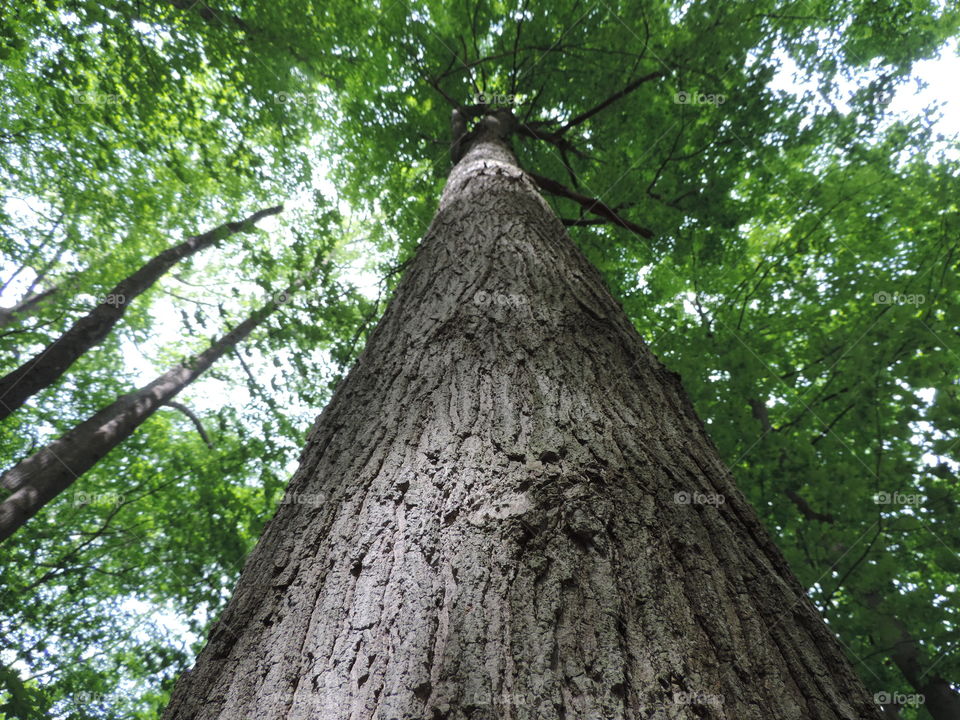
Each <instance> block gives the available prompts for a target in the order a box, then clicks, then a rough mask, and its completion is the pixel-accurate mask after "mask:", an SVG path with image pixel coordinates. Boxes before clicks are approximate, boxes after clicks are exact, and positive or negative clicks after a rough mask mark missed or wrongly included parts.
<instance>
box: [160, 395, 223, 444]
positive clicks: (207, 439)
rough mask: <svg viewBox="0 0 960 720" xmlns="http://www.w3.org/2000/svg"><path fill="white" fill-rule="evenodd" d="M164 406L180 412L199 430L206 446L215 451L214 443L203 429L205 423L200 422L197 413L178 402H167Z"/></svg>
mask: <svg viewBox="0 0 960 720" xmlns="http://www.w3.org/2000/svg"><path fill="white" fill-rule="evenodd" d="M164 405H166V406H167V407H170V408H173V409H174V410H179V411H180V412H182V413H183V414H184V415H186V416H187V417H188V418H190V422H192V423H193V426H194V427H195V428H196V429H197V433H198V434H199V435H200V439H201V440H203V442H204V444H205V445H206V446H207V447H208V448H210V449H211V450H213V443H212V442H210V437H209V436H208V435H207V431H206V430H204V429H203V423H201V422H200V418H198V417H197V415H196V413H194V412H193V410H191V409H190V408H188V407H187V406H186V405H184V404H183V403H179V402H177V401H176V400H167V401H166V402H165V403H164Z"/></svg>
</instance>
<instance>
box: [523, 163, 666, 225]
mask: <svg viewBox="0 0 960 720" xmlns="http://www.w3.org/2000/svg"><path fill="white" fill-rule="evenodd" d="M527 175H529V176H530V178H531V179H532V180H533V181H534V182H535V183H536V184H537V185H539V186H540V188H541V189H543V190H546V191H547V192H548V193H551V194H553V195H557V196H559V197H565V198H567V199H569V200H573V201H574V202H576V203H579V204H580V205H581V206H582V207H583V208H584V210H586V211H587V212H589V213H593V214H594V215H599V216H600V217H604V218H606V219H607V220H609V221H610V222H612V223H613V224H614V225H619V226H620V227H623V228H626V229H627V230H630V231H632V232H634V233H636V234H637V235H639V236H640V237H644V238H647V239H648V240H649V239H650V238H653V237H655V233H654V232H653V230H650V229H649V228H645V227H643V226H641V225H637V224H636V223H633V222H630V221H629V220H624V219H623V218H622V217H620V216H619V215H618V214H617V213H616V211H615V210H614V209H613V208H611V207H610V206H609V205H607V204H605V203H603V202H602V201H600V200H598V199H596V198H592V197H587V196H586V195H581V194H580V193H578V192H575V191H573V190H571V189H570V188H568V187H566V186H565V185H561V184H560V183H558V182H557V181H556V180H551V179H550V178H548V177H544V176H543V175H537V174H536V173H532V172H527Z"/></svg>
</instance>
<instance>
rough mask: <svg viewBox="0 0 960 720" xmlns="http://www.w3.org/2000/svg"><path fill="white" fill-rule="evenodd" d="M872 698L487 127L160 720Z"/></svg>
mask: <svg viewBox="0 0 960 720" xmlns="http://www.w3.org/2000/svg"><path fill="white" fill-rule="evenodd" d="M684 494H686V495H684ZM719 498H722V499H723V500H724V502H722V504H721V503H720V502H719ZM684 500H692V501H691V502H684ZM880 717H881V714H880V710H879V708H878V707H877V706H876V705H875V704H874V703H873V702H872V700H871V699H870V698H868V697H867V694H866V692H865V690H864V688H863V686H862V684H861V682H860V680H859V679H858V678H857V677H856V676H855V674H854V673H853V671H852V669H851V668H850V666H849V664H848V662H847V660H846V659H845V658H844V656H843V654H842V653H841V651H840V650H839V648H838V644H837V643H836V641H835V639H834V637H833V636H832V635H831V633H830V631H829V630H828V629H827V627H826V626H825V625H824V623H823V621H822V620H821V618H820V617H819V615H818V614H817V612H816V610H815V609H814V607H813V605H812V603H810V602H809V600H808V599H807V597H806V596H805V594H804V591H803V588H801V587H800V586H799V584H798V582H797V581H796V579H795V578H794V576H793V575H792V574H791V572H790V570H789V568H788V567H787V566H786V564H785V562H784V559H783V557H782V555H781V554H780V552H779V551H778V550H777V549H776V547H775V546H774V545H773V543H772V542H771V540H770V538H769V537H768V535H767V534H766V532H765V531H764V529H763V528H762V526H761V525H760V523H759V522H758V520H757V518H756V515H755V513H754V511H753V510H752V508H751V507H750V506H749V505H748V504H747V503H746V501H745V500H744V497H743V496H742V494H741V493H740V492H739V491H738V490H737V488H736V486H735V485H734V482H733V479H732V477H731V476H730V473H729V472H728V471H727V470H726V469H725V468H724V467H723V465H722V463H721V461H720V459H719V457H718V455H717V452H716V450H715V449H714V447H713V445H712V444H711V442H710V440H709V438H708V437H707V434H706V432H705V431H704V428H703V426H702V424H701V423H700V422H699V420H698V419H697V417H696V416H695V414H694V412H693V409H692V407H691V404H690V402H689V400H688V398H687V396H686V394H685V393H684V390H683V388H682V386H681V383H680V380H679V378H678V377H677V376H676V375H675V374H673V373H671V372H669V371H668V370H666V369H665V368H664V367H663V366H662V365H661V364H660V362H659V361H658V360H657V359H656V358H655V357H654V356H653V354H652V353H651V352H650V351H649V350H648V349H647V347H646V346H645V344H644V343H643V341H642V340H641V339H640V337H639V336H638V335H637V333H636V331H635V330H634V328H633V327H632V326H631V324H630V322H629V320H628V319H627V318H626V316H625V315H624V313H623V312H622V310H621V309H620V308H619V307H618V305H617V304H616V302H615V301H614V300H613V298H612V297H611V296H610V294H609V293H608V291H607V290H606V289H605V287H604V285H603V282H602V280H601V277H600V275H599V273H598V272H597V271H596V270H595V269H594V268H593V267H591V266H590V264H589V263H588V261H587V260H586V259H585V258H584V256H583V255H582V254H581V253H580V252H579V251H578V250H577V249H576V247H575V246H574V245H573V244H572V243H571V241H570V240H569V238H568V237H567V236H566V234H565V232H564V229H563V226H562V225H561V223H560V221H559V220H558V219H557V218H556V216H555V215H554V214H553V212H552V211H551V210H550V208H549V206H548V205H547V204H546V203H545V202H544V201H543V199H542V198H541V197H540V196H539V194H538V192H537V190H536V188H535V185H534V183H533V181H532V180H531V179H530V178H529V177H528V176H527V175H526V174H525V173H523V172H522V171H521V170H520V169H519V168H518V167H517V165H516V161H515V160H514V158H513V156H512V154H511V153H510V151H509V150H508V148H507V146H506V145H505V144H504V143H503V142H502V141H501V140H499V139H498V138H497V137H494V136H493V135H492V134H490V133H487V134H484V133H481V134H480V135H479V136H478V137H477V138H475V139H473V142H472V143H471V146H470V147H469V149H468V151H467V152H466V154H465V156H464V157H463V159H462V160H460V162H459V163H458V164H457V165H456V167H455V168H454V169H453V170H452V172H451V175H450V177H449V180H448V182H447V186H446V189H445V191H444V194H443V197H442V199H441V202H440V207H439V210H438V213H437V215H436V217H435V219H434V221H433V223H432V225H431V227H430V229H429V230H428V232H427V234H426V236H425V238H424V240H423V242H422V244H421V246H420V248H419V250H418V252H417V256H416V258H415V260H414V261H413V263H412V264H411V265H410V268H409V270H408V272H407V273H406V275H405V277H404V278H403V280H402V282H401V283H400V285H399V287H398V289H397V293H396V296H395V298H394V300H393V301H392V303H391V304H390V306H389V308H388V310H387V312H386V314H385V315H384V317H383V319H382V321H381V322H380V324H379V326H378V327H377V329H376V330H375V332H374V333H373V334H372V336H371V338H370V341H369V342H368V344H367V347H366V349H365V351H364V353H363V355H362V356H361V358H360V360H359V361H358V364H357V366H356V367H355V368H354V369H353V370H352V371H351V373H350V374H349V376H348V377H347V379H346V380H345V381H344V382H343V383H342V385H341V386H340V387H339V388H338V390H337V392H336V393H335V395H334V397H333V399H332V400H331V402H330V404H329V405H328V407H327V408H326V409H325V410H324V411H323V413H322V414H321V415H320V417H319V419H318V421H317V423H316V425H315V427H314V429H313V430H312V432H311V434H310V437H309V439H308V442H307V445H306V447H305V449H304V452H303V454H302V456H301V465H300V468H299V470H298V471H297V472H296V474H295V475H294V477H293V479H292V480H291V482H290V485H289V488H288V490H287V494H286V496H285V498H284V501H283V502H282V503H281V505H280V508H279V510H278V511H277V513H276V515H275V516H274V517H273V519H272V520H271V521H270V522H269V523H268V525H267V528H266V529H265V532H264V534H263V536H262V538H261V539H260V542H259V543H258V545H257V547H256V548H255V549H254V551H253V553H252V554H251V556H250V557H249V558H248V560H247V563H246V566H245V567H244V569H243V572H242V574H241V577H240V580H239V583H238V585H237V588H236V591H235V594H234V596H233V598H232V600H231V601H230V603H229V605H228V607H227V609H226V611H225V612H224V614H223V616H222V618H221V619H220V620H219V622H218V623H217V624H216V625H215V626H214V628H213V629H212V631H211V634H210V637H209V640H208V643H207V645H206V647H205V649H204V650H203V652H202V653H201V654H200V657H199V658H198V660H197V663H196V666H195V667H194V669H193V670H192V671H191V672H189V673H187V674H185V675H184V676H183V677H182V678H181V679H180V680H179V682H178V684H177V685H176V688H175V690H174V693H173V697H172V699H171V702H170V704H169V706H168V708H167V710H166V713H165V715H164V718H165V719H166V720H199V719H201V718H202V719H204V720H212V719H213V718H220V719H222V720H236V719H238V718H256V719H257V720H280V719H281V718H282V719H284V720H333V719H338V720H339V719H341V718H342V719H347V718H350V719H352V720H361V719H362V720H368V719H371V718H376V719H378V720H393V719H396V718H424V719H429V720H440V719H444V720H462V719H466V718H471V719H478V718H491V719H492V718H498V719H501V718H503V719H514V720H527V719H529V720H535V719H536V720H563V719H566V720H600V719H603V720H606V719H608V718H616V719H617V720H625V719H631V720H633V719H639V718H691V719H692V718H714V719H715V718H730V719H736V720H752V719H756V720H770V719H771V718H776V719H777V720H789V719H796V720H800V719H801V718H802V719H804V720H826V719H829V720H836V719H839V718H844V719H848V720H854V719H856V720H875V719H878V718H880Z"/></svg>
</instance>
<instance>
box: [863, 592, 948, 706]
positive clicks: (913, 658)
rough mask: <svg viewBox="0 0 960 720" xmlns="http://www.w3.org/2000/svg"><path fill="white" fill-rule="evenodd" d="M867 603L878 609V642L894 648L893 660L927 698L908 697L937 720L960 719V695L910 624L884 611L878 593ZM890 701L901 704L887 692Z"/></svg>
mask: <svg viewBox="0 0 960 720" xmlns="http://www.w3.org/2000/svg"><path fill="white" fill-rule="evenodd" d="M866 604H867V605H868V606H869V607H870V608H872V609H873V610H874V612H875V615H874V618H875V621H876V624H875V625H874V627H875V632H876V636H877V644H878V645H880V646H881V647H883V648H890V650H889V655H890V659H891V660H893V664H894V665H896V666H897V669H898V670H899V671H900V672H901V674H902V675H903V677H904V678H906V680H907V682H908V683H910V685H911V687H913V689H914V690H916V691H917V692H916V694H917V695H921V696H923V699H922V700H920V699H919V698H916V697H914V698H908V699H912V700H914V701H915V704H919V705H922V706H923V707H924V708H926V710H927V712H929V713H930V716H931V717H932V718H933V720H957V719H958V718H960V694H958V693H957V692H956V691H955V690H954V689H953V688H952V687H951V685H950V682H949V681H947V680H946V679H945V678H943V677H941V676H940V675H939V674H937V673H935V672H933V667H930V666H929V661H926V660H925V659H924V653H923V648H922V646H921V645H920V644H919V643H918V642H917V641H916V639H915V638H914V637H913V635H912V634H911V633H910V631H909V629H908V628H907V626H906V625H905V624H904V623H903V622H901V621H900V620H898V619H897V618H896V617H893V616H891V615H890V614H889V613H887V612H884V610H883V601H882V600H881V598H880V596H879V595H877V594H871V595H868V596H867V597H866ZM885 699H886V700H890V701H891V702H890V704H891V705H897V704H902V703H898V700H901V698H897V697H895V696H892V695H891V694H890V693H887V697H886V698H885Z"/></svg>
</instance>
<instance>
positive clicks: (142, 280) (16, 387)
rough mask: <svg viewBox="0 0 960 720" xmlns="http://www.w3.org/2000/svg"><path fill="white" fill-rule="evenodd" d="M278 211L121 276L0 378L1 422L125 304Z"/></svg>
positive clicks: (95, 338) (97, 337)
mask: <svg viewBox="0 0 960 720" xmlns="http://www.w3.org/2000/svg"><path fill="white" fill-rule="evenodd" d="M282 210H283V206H282V205H277V206H276V207H272V208H267V209H265V210H260V211H258V212H255V213H254V214H253V215H251V216H250V217H248V218H246V219H245V220H242V221H240V222H230V223H225V224H224V225H220V226H219V227H216V228H214V229H213V230H210V231H208V232H205V233H203V234H202V235H194V236H192V237H189V238H187V239H186V240H184V241H183V242H182V243H179V244H177V245H174V246H173V247H170V248H167V249H166V250H164V251H163V252H162V253H160V254H159V255H156V256H154V257H153V258H151V259H150V260H149V261H148V262H146V263H145V264H144V265H143V266H142V267H140V268H139V269H138V270H137V271H136V272H134V273H132V274H131V275H128V276H127V277H125V278H124V279H123V280H121V281H120V282H119V283H117V284H116V285H115V286H114V287H113V288H112V289H111V290H110V292H109V293H108V294H107V298H108V300H107V301H106V302H100V303H98V304H97V306H96V307H95V308H94V309H93V310H91V311H90V312H89V313H87V314H86V315H84V316H83V317H82V318H80V319H79V320H77V321H76V322H75V323H74V324H73V325H72V326H71V327H70V329H69V330H67V331H66V332H65V333H64V334H63V335H61V336H60V337H58V338H57V339H56V340H54V341H53V342H52V343H50V344H49V345H47V347H45V348H44V349H43V350H41V351H40V352H39V353H37V354H36V355H34V356H33V357H32V358H30V359H29V360H27V361H26V362H25V363H23V364H22V365H20V367H18V368H17V369H15V370H12V371H11V372H9V373H7V374H6V375H4V376H3V377H0V420H3V419H4V418H6V417H8V416H9V415H11V414H12V413H14V412H15V411H16V410H17V409H19V408H20V407H21V406H22V405H23V404H24V403H25V402H26V401H27V400H29V399H30V398H31V397H33V396H34V395H36V394H37V393H38V392H40V391H41V390H43V389H44V388H45V387H49V386H50V385H52V384H53V383H54V382H56V381H57V380H58V379H59V378H60V376H61V375H63V374H64V373H65V372H66V371H67V370H68V369H69V368H70V366H71V365H73V363H74V362H76V360H77V358H79V357H80V356H81V355H83V354H84V353H85V352H87V350H89V349H90V348H92V347H96V346H97V345H99V344H100V343H101V342H103V339H104V338H105V337H106V336H107V335H108V334H110V330H112V329H113V326H114V325H116V324H117V323H118V322H119V321H120V318H122V317H123V315H124V313H125V312H126V310H127V304H128V303H129V302H130V301H131V300H133V299H134V298H135V297H137V296H138V295H141V294H142V293H143V292H144V291H146V290H147V289H149V288H150V286H151V285H153V284H154V283H155V282H156V281H157V280H159V279H160V278H161V277H162V276H163V274H164V273H165V272H167V270H169V269H170V268H172V267H173V266H174V265H175V264H177V263H178V262H180V261H181V260H183V259H184V258H188V257H190V256H191V255H195V254H197V253H198V252H200V251H201V250H203V249H205V248H208V247H210V246H211V245H215V244H216V243H218V242H219V241H221V240H223V239H224V238H226V237H228V236H230V235H233V234H234V233H238V232H247V231H249V230H250V229H251V228H252V227H253V226H254V224H255V223H257V222H258V221H260V220H262V219H263V218H265V217H268V216H270V215H276V214H277V213H279V212H281V211H282Z"/></svg>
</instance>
